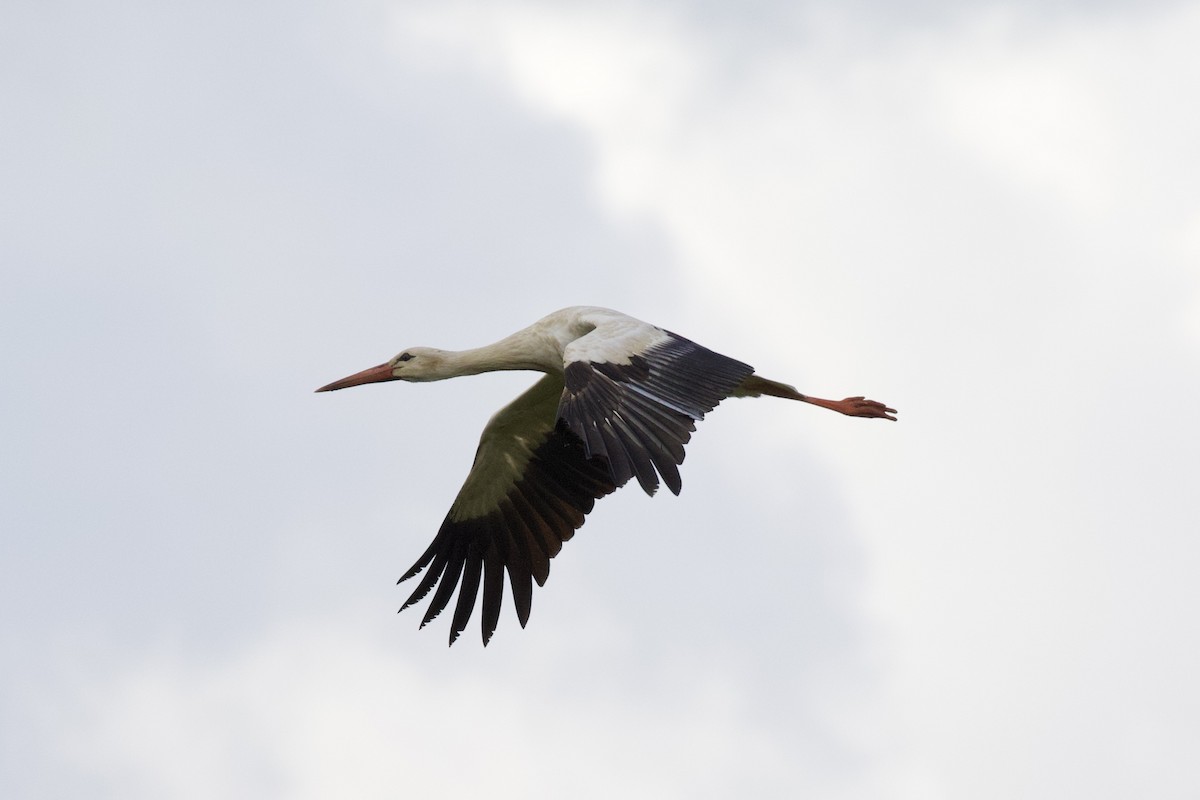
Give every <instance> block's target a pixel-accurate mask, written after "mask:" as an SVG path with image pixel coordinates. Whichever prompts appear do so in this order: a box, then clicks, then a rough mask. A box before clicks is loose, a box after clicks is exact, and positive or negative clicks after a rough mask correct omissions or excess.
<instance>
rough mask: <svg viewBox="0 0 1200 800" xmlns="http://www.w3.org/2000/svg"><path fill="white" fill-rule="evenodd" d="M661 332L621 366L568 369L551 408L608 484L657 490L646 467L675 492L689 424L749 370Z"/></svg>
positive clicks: (585, 363) (693, 424)
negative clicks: (634, 482) (603, 470)
mask: <svg viewBox="0 0 1200 800" xmlns="http://www.w3.org/2000/svg"><path fill="white" fill-rule="evenodd" d="M666 333H667V339H666V340H665V341H663V342H661V343H659V344H657V345H655V346H653V347H651V348H649V349H648V350H646V351H645V352H643V353H639V354H637V355H633V356H631V357H630V358H629V362H628V363H625V364H618V363H612V362H597V363H592V362H589V361H574V362H571V363H570V364H568V365H567V367H566V374H565V390H564V391H563V400H562V403H561V404H560V405H559V409H558V415H559V417H560V418H561V419H562V420H563V421H564V422H565V423H566V424H567V427H568V428H569V429H570V430H571V431H572V432H574V433H575V435H576V436H577V437H578V438H579V439H580V441H582V442H583V443H584V444H585V446H586V455H587V456H588V457H591V458H600V459H603V460H604V461H605V462H607V463H608V466H609V474H610V476H611V477H612V480H613V483H614V484H616V485H617V486H623V485H625V483H626V482H628V481H629V479H630V478H632V477H634V476H635V475H636V476H637V478H638V483H639V484H640V485H641V487H642V489H643V490H645V492H646V493H647V494H654V491H655V490H656V489H657V488H658V481H657V480H656V479H654V478H653V476H651V475H647V474H646V470H647V469H648V468H649V465H650V464H653V466H654V469H655V470H657V471H658V474H659V475H660V476H661V477H662V481H663V483H665V484H666V485H667V488H668V489H670V490H671V491H672V492H673V493H675V494H679V491H680V489H681V488H682V482H681V480H680V478H679V469H678V466H679V465H680V464H682V463H683V456H684V449H683V446H684V445H685V444H687V443H688V441H690V440H691V436H692V432H693V431H695V430H696V422H698V421H699V420H701V419H703V418H704V415H705V414H707V413H708V412H709V411H712V410H713V409H714V408H716V406H717V404H718V403H720V402H721V400H723V399H725V398H726V397H728V396H729V395H730V393H732V392H733V390H734V389H735V388H737V386H738V385H739V384H740V383H741V382H742V381H743V380H745V379H746V378H747V377H748V376H749V375H751V374H752V373H753V372H754V368H753V367H751V366H750V365H749V364H743V363H742V362H741V361H737V360H735V359H732V358H729V357H728V356H723V355H721V354H720V353H714V352H713V351H712V350H709V349H707V348H705V347H701V346H700V345H698V344H696V343H695V342H693V341H691V340H690V339H685V338H684V337H682V336H679V335H677V334H673V333H670V332H666Z"/></svg>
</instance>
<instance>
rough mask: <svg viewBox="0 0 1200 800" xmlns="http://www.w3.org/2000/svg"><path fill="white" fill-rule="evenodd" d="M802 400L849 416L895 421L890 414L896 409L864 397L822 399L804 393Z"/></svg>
mask: <svg viewBox="0 0 1200 800" xmlns="http://www.w3.org/2000/svg"><path fill="white" fill-rule="evenodd" d="M804 402H806V403H812V404H813V405H815V406H820V407H821V408H828V409H832V410H833V411H837V412H839V413H842V414H845V415H847V416H850V417H876V418H879V419H890V420H892V421H893V422H895V421H896V418H895V417H893V416H892V414H895V413H896V409H894V408H888V407H887V406H885V405H884V404H883V403H877V402H875V401H874V400H867V399H866V398H864V397H847V398H846V399H845V400H822V399H821V398H819V397H809V396H808V395H805V396H804Z"/></svg>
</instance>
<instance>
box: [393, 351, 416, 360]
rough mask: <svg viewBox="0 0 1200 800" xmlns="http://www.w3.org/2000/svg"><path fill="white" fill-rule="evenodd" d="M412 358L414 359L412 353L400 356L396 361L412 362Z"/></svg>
mask: <svg viewBox="0 0 1200 800" xmlns="http://www.w3.org/2000/svg"><path fill="white" fill-rule="evenodd" d="M412 357H413V355H412V353H401V354H400V355H398V356H396V360H397V361H410V360H412Z"/></svg>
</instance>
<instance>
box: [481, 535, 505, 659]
mask: <svg viewBox="0 0 1200 800" xmlns="http://www.w3.org/2000/svg"><path fill="white" fill-rule="evenodd" d="M503 604H504V559H503V558H502V557H501V556H500V554H499V551H498V550H497V548H496V547H494V546H493V547H489V548H488V549H487V551H486V552H485V553H484V554H483V616H482V617H481V618H480V628H481V629H482V631H483V645H484V647H487V643H488V641H489V640H491V638H492V634H493V633H495V632H496V625H498V624H499V622H500V607H501V606H502V605H503Z"/></svg>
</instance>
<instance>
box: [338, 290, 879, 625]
mask: <svg viewBox="0 0 1200 800" xmlns="http://www.w3.org/2000/svg"><path fill="white" fill-rule="evenodd" d="M495 370H533V371H536V372H543V373H545V376H544V377H543V378H541V379H540V380H538V381H537V383H535V384H533V386H531V387H530V388H529V389H528V390H527V391H526V392H525V393H523V394H522V395H520V396H519V397H517V399H515V400H513V401H512V402H511V403H509V404H508V405H507V406H505V407H504V408H502V409H500V411H498V412H497V413H496V414H495V415H494V416H493V417H492V418H491V420H490V421H489V422H488V424H487V425H486V426H485V427H484V429H483V435H482V437H481V438H480V441H479V449H478V450H477V451H476V453H475V462H474V464H472V466H471V471H470V473H469V474H468V475H467V480H466V483H464V484H463V487H462V489H461V490H460V491H459V493H458V497H457V498H455V500H454V503H453V504H452V505H451V506H450V511H449V513H448V514H447V515H446V519H445V521H444V522H443V523H442V526H441V528H440V529H439V530H438V532H437V535H436V536H435V537H434V539H433V543H432V544H430V545H429V548H428V549H427V550H426V551H425V552H424V553H423V554H422V555H421V557H420V558H419V559H417V562H416V563H415V564H413V565H412V567H411V568H410V569H409V570H408V572H406V573H404V575H403V576H402V577H401V578H400V580H399V581H397V583H402V582H404V581H406V580H409V579H410V578H414V577H416V576H417V574H418V573H420V572H421V571H422V570H425V575H424V576H423V577H422V578H421V580H420V581H419V582H418V583H417V586H416V588H415V589H414V590H413V593H412V595H411V596H410V597H409V598H408V600H407V601H405V603H404V605H403V606H402V607H401V609H400V610H401V611H403V610H404V609H405V608H408V607H409V606H411V605H413V604H414V603H417V602H419V601H420V600H421V599H423V598H424V597H425V596H426V595H427V594H429V592H430V591H433V599H432V600H431V601H430V603H429V607H428V608H427V610H426V612H425V617H424V619H423V620H422V621H421V627H425V625H426V624H428V623H429V622H430V621H432V620H433V619H434V618H435V617H436V616H437V615H438V614H440V613H441V612H442V611H443V610H444V609H445V608H446V606H447V605H448V604H449V603H450V600H451V598H452V597H453V595H454V590H455V589H456V588H457V589H458V600H457V601H456V603H455V606H454V614H453V618H452V621H451V625H450V644H454V640H455V639H457V638H458V636H459V634H460V633H462V631H463V629H464V628H466V626H467V622H468V621H469V620H470V617H471V613H472V611H473V609H474V608H475V605H476V600H477V598H478V595H479V591H480V587H481V584H482V589H483V604H482V619H481V622H482V629H483V643H484V645H486V644H487V643H488V641H489V640H490V639H491V637H492V634H493V633H494V632H495V630H496V625H497V623H498V621H499V619H500V605H501V602H502V600H503V596H504V576H505V573H507V575H508V583H509V586H510V588H511V592H512V600H513V603H514V604H515V606H516V612H517V619H518V620H519V621H520V623H521V627H522V628H523V627H525V624H526V623H527V622H528V621H529V610H530V607H531V603H532V595H533V582H534V581H536V582H537V584H538V585H539V586H542V585H544V584H545V582H546V578H547V576H548V575H549V574H550V559H552V558H554V556H556V555H558V551H559V550H561V549H562V543H563V542H565V541H566V540H568V539H570V538H571V537H572V536H574V535H575V531H576V530H577V529H578V528H579V527H580V526H581V525H583V521H584V515H586V514H587V513H588V512H590V511H591V510H592V506H593V505H594V504H595V502H596V500H598V499H599V498H601V497H604V496H605V495H607V494H609V493H611V492H613V491H615V490H616V489H617V488H619V487H621V486H624V485H625V484H626V483H628V482H629V480H630V479H631V478H636V479H637V482H638V484H639V485H640V486H641V487H642V489H643V490H645V492H646V493H647V494H649V495H653V494H654V492H655V491H656V490H657V489H658V486H659V481H660V480H661V481H662V483H665V484H666V485H667V488H668V489H670V490H671V491H672V492H673V493H674V494H679V490H680V487H681V482H680V479H679V465H680V464H682V463H683V456H684V451H683V446H684V445H685V444H687V442H688V440H689V439H691V435H692V431H694V430H695V429H696V425H695V424H696V422H698V421H699V420H701V419H703V418H704V415H705V414H706V413H708V412H709V411H712V410H713V408H715V407H716V405H717V404H718V403H719V402H721V401H722V400H723V399H725V398H726V397H761V396H762V395H770V396H772V397H782V398H786V399H789V400H799V401H801V402H804V403H811V404H812V405H816V406H820V407H822V408H828V409H832V410H833V411H838V412H841V413H842V414H846V415H849V416H852V417H874V418H880V419H889V420H895V419H896V418H895V417H894V416H892V415H893V414H895V413H896V410H895V409H894V408H888V407H887V406H886V405H884V404H883V403H877V402H875V401H874V400H867V399H864V398H862V397H848V398H846V399H844V400H822V399H821V398H819V397H810V396H808V395H804V394H801V393H800V392H797V391H796V390H795V389H794V388H792V387H791V386H788V385H786V384H783V383H778V382H776V381H772V380H768V379H767V378H763V377H761V376H759V375H756V374H755V373H754V368H753V367H751V366H750V365H749V364H743V363H742V362H741V361H737V360H735V359H732V358H729V357H728V356H723V355H721V354H720V353H715V352H713V351H712V350H708V349H707V348H704V347H701V346H700V345H698V344H696V343H695V342H693V341H690V340H688V339H685V338H683V337H682V336H679V335H678V334H674V333H671V332H670V331H667V330H664V329H662V328H659V327H656V326H654V325H650V324H648V323H645V322H642V321H640V320H637V319H634V318H633V317H629V316H626V315H625V314H621V313H620V312H617V311H611V310H609V309H606V308H595V307H591V306H575V307H572V308H564V309H562V310H561V311H556V312H554V313H553V314H550V315H549V316H547V317H545V318H543V319H541V320H539V321H537V322H535V323H534V324H533V325H530V326H529V327H528V328H525V329H524V330H521V331H518V332H516V333H514V334H512V335H511V336H508V337H506V338H504V339H501V340H500V341H498V342H496V343H495V344H490V345H486V346H484V347H479V348H475V349H472V350H461V351H452V350H437V349H434V348H429V347H412V348H409V349H407V350H405V351H403V352H401V353H400V354H399V355H397V356H396V357H394V358H392V359H391V360H390V361H387V362H384V363H383V364H380V365H379V366H376V367H371V368H370V369H365V370H363V371H362V372H358V373H355V374H354V375H351V376H349V377H347V378H342V379H341V380H339V381H334V382H333V383H330V384H328V385H327V386H322V387H321V388H320V389H317V391H318V392H331V391H335V390H337V389H346V388H348V387H350V386H359V385H361V384H364V383H378V382H382V381H394V380H401V381H439V380H444V379H446V378H457V377H459V376H461V375H478V374H480V373H483V372H492V371H495ZM435 587H436V590H435Z"/></svg>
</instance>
